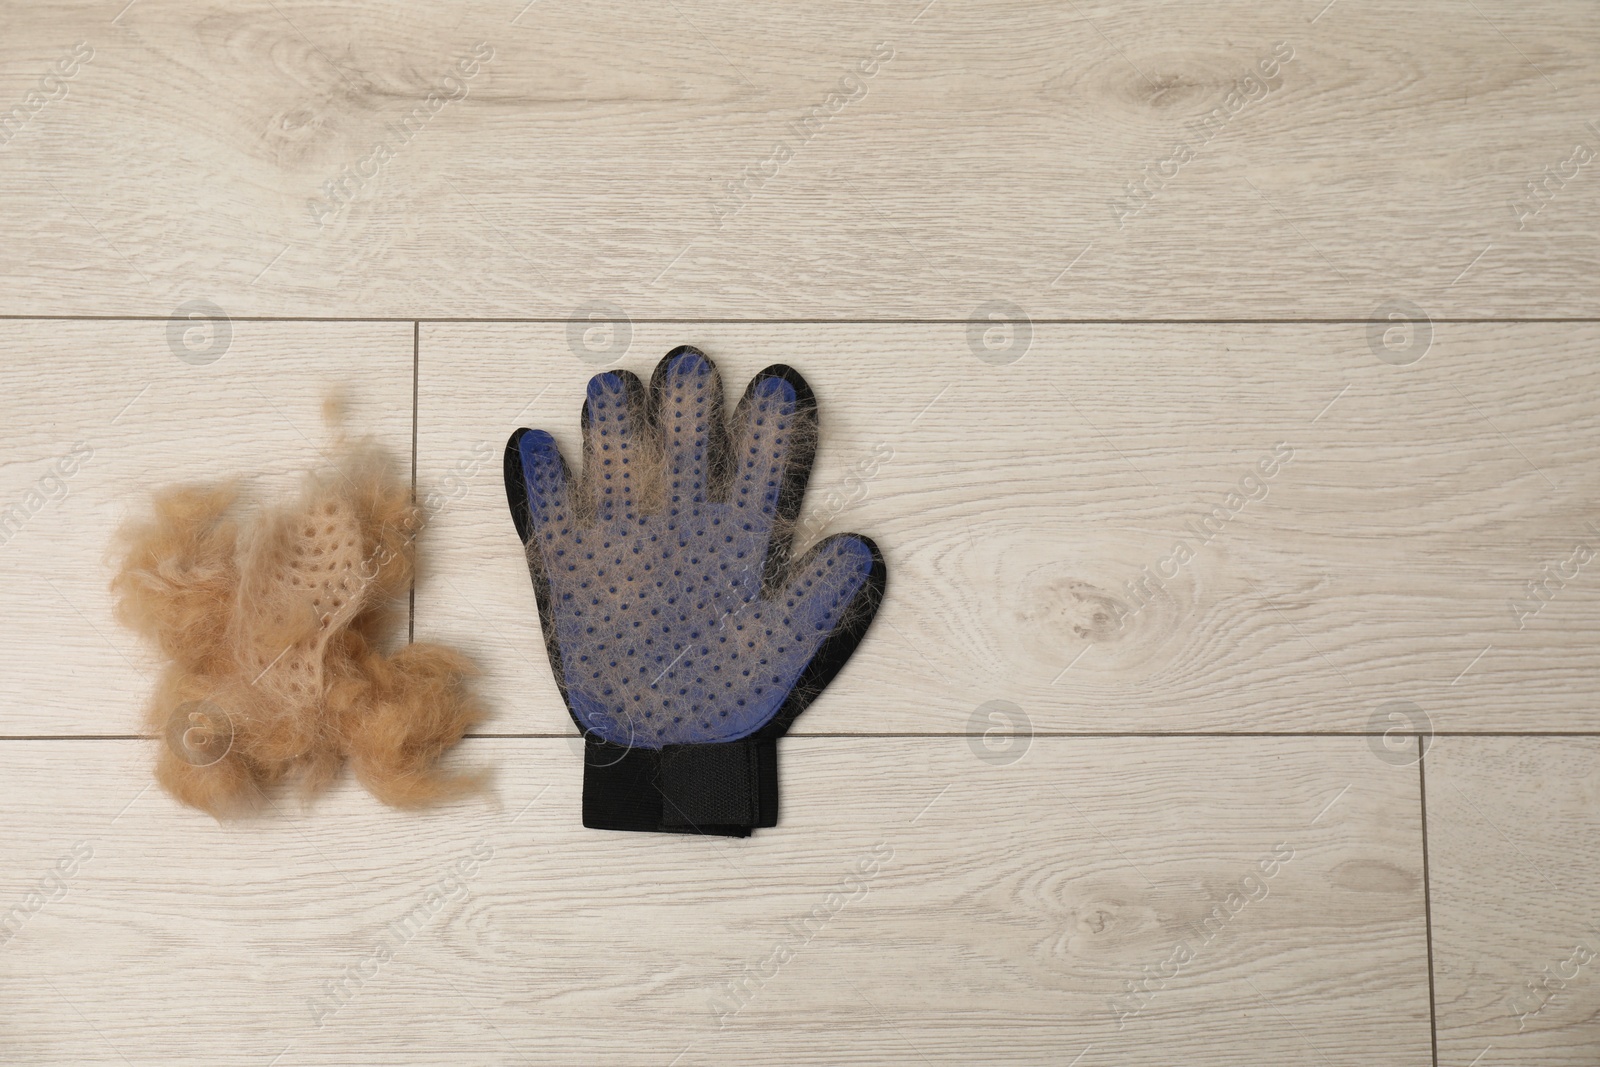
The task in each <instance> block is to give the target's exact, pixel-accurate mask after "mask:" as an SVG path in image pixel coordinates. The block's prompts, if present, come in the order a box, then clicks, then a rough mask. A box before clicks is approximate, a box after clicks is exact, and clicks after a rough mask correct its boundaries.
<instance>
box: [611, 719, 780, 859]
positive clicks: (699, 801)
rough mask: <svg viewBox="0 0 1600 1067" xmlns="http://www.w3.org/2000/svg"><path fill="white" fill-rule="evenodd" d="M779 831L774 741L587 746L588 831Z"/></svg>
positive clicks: (731, 833)
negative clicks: (657, 746)
mask: <svg viewBox="0 0 1600 1067" xmlns="http://www.w3.org/2000/svg"><path fill="white" fill-rule="evenodd" d="M777 824H778V746H777V744H776V743H775V742H773V741H753V740H749V739H746V740H742V741H724V742H717V743H713V744H703V745H667V746H666V747H664V748H660V749H651V748H629V747H627V746H625V745H614V744H612V743H610V742H609V741H601V740H598V739H596V738H594V737H587V738H585V739H584V746H583V825H585V826H587V827H590V828H591V829H595V830H634V831H646V832H658V833H678V834H710V835H716V836H720V837H747V836H749V834H750V831H751V830H753V829H755V828H756V827H761V826H776V825H777Z"/></svg>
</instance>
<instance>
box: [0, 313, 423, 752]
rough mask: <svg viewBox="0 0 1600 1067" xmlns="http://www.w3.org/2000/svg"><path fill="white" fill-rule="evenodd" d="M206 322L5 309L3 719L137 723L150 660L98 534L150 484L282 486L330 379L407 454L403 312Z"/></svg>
mask: <svg viewBox="0 0 1600 1067" xmlns="http://www.w3.org/2000/svg"><path fill="white" fill-rule="evenodd" d="M216 330H217V327H216V326H214V325H213V324H206V323H202V324H199V325H189V324H188V322H187V320H185V323H184V324H183V326H182V329H180V330H178V331H177V332H176V334H174V333H172V332H170V331H169V324H168V323H167V322H165V321H155V322H120V323H104V322H37V321H34V322H5V323H0V424H3V425H4V426H5V436H6V447H5V450H4V453H3V455H0V540H3V543H0V575H3V576H4V577H3V580H0V605H3V609H0V647H3V648H4V650H5V659H6V672H5V683H4V698H3V700H0V735H19V734H25V735H41V734H43V735H59V734H79V735H84V734H87V735H96V734H100V735H104V734H113V735H115V734H128V733H133V732H136V731H137V730H138V729H139V726H140V723H141V721H142V715H141V709H142V707H143V705H144V700H145V697H146V695H147V694H148V692H149V690H150V687H151V685H152V683H153V681H154V675H155V671H156V668H157V666H158V661H157V660H156V658H155V656H154V654H153V652H151V651H150V650H147V649H146V648H144V647H143V646H142V644H141V643H140V642H139V641H138V640H137V639H136V638H135V637H134V636H133V635H132V634H130V633H127V632H125V631H123V630H121V629H119V628H118V626H117V624H116V623H115V621H113V619H112V617H111V597H110V591H109V588H108V583H109V582H110V579H111V575H112V573H113V571H114V564H113V563H112V562H111V560H110V558H109V550H110V544H111V539H112V535H113V532H114V531H115V529H116V528H117V526H118V525H119V524H120V523H121V522H122V521H123V520H124V519H125V518H127V517H130V516H132V515H134V514H135V513H137V512H141V511H143V510H144V509H147V508H148V507H149V494H150V491H151V490H153V489H155V488H157V487H158V486H165V485H169V484H172V483H175V482H186V481H206V482H215V481H222V480H226V479H228V478H242V479H245V486H246V489H247V490H248V491H252V492H254V491H259V492H260V493H261V494H263V496H266V497H269V498H270V497H271V496H273V495H274V494H280V493H285V492H288V491H290V490H292V489H293V488H294V487H295V486H297V485H298V484H299V480H300V478H301V477H303V475H304V472H305V471H308V470H311V469H314V468H316V467H319V466H321V465H322V464H323V463H324V462H325V460H324V459H323V450H324V449H326V448H327V447H328V445H329V444H330V440H331V439H330V437H329V434H328V433H327V431H326V429H325V427H324V424H323V419H322V414H321V407H322V402H323V399H324V396H325V395H327V394H328V392H329V391H330V390H334V389H337V388H339V387H346V388H347V389H348V398H349V418H350V424H351V427H352V429H355V430H357V431H359V432H367V433H371V434H373V435H375V436H376V437H377V438H378V439H379V440H380V441H381V442H382V443H383V445H384V446H385V447H386V448H387V449H388V450H389V451H390V453H391V454H392V455H393V456H394V457H395V460H396V462H397V463H400V464H402V465H405V466H408V465H409V460H410V455H411V384H412V362H413V355H412V336H411V333H412V331H411V325H410V323H406V324H403V325H391V324H377V323H366V324H335V323H298V324H290V323H260V322H255V323H232V324H231V325H229V326H228V327H226V328H225V329H223V331H222V332H221V333H217V332H214V331H216ZM190 331H194V332H190ZM174 338H176V339H175V340H174ZM186 341H187V344H188V345H189V347H185V342H186ZM174 345H175V346H176V347H174ZM180 351H181V352H183V353H185V354H186V355H187V356H188V357H189V359H188V360H185V359H184V358H180V356H179V355H178V354H177V353H178V352H180ZM85 453H87V454H85ZM68 468H71V472H70V473H65V474H63V473H62V472H64V471H66V470H67V469H68ZM402 469H404V466H403V467H402Z"/></svg>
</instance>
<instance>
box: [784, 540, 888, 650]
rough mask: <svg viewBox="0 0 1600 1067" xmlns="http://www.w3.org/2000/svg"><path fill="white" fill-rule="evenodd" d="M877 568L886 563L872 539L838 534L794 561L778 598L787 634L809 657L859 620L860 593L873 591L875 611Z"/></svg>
mask: <svg viewBox="0 0 1600 1067" xmlns="http://www.w3.org/2000/svg"><path fill="white" fill-rule="evenodd" d="M875 569H881V562H880V560H879V557H878V551H877V546H876V545H874V544H873V543H872V541H871V540H870V539H868V538H866V537H862V536H861V535H860V534H835V535H833V536H832V537H829V538H827V539H825V540H823V541H822V542H821V543H820V544H818V545H817V546H816V547H815V548H813V549H812V550H811V551H810V552H807V553H806V554H805V556H804V557H803V558H801V559H800V560H799V561H797V562H796V563H795V566H794V569H793V570H792V571H791V572H790V574H789V581H788V583H787V585H786V586H785V587H784V590H783V595H782V597H781V599H779V601H778V606H779V607H781V608H782V611H781V613H780V614H779V619H780V621H781V623H782V625H783V627H784V633H785V636H787V637H788V638H791V639H792V640H793V642H794V645H795V647H797V648H799V649H801V650H803V652H804V653H805V654H806V655H807V656H808V658H809V656H811V655H814V654H815V653H816V650H817V649H818V648H819V647H820V646H821V645H822V643H823V642H824V641H826V640H828V638H829V637H831V636H832V635H833V634H834V633H836V632H838V631H840V630H841V629H850V628H851V627H854V626H857V625H860V623H861V620H860V619H858V618H856V617H855V616H856V615H858V614H859V613H860V611H861V610H862V609H863V608H865V607H867V605H865V604H858V603H857V602H856V600H857V597H858V596H860V595H861V594H862V593H863V591H864V590H866V591H868V592H869V593H870V594H871V596H870V599H871V600H872V601H873V602H872V603H871V605H870V610H871V611H873V612H875V611H876V610H877V603H876V601H877V600H878V599H880V598H881V596H882V592H883V590H882V578H881V576H880V577H879V578H878V588H877V589H876V590H873V589H872V588H871V585H872V582H873V572H874V570H875ZM867 618H868V621H870V619H871V615H870V614H869V615H868V616H867ZM860 628H861V629H862V630H864V629H865V626H864V625H861V627H860ZM857 638H858V639H859V634H858V635H857Z"/></svg>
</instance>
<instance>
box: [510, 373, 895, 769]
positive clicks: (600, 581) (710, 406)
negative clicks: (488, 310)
mask: <svg viewBox="0 0 1600 1067" xmlns="http://www.w3.org/2000/svg"><path fill="white" fill-rule="evenodd" d="M658 378H659V379H660V381H659V382H658V383H657V390H656V403H655V404H654V405H647V404H645V403H642V402H641V395H642V391H641V390H639V389H638V386H637V385H636V384H635V385H634V386H633V388H632V390H631V391H630V387H629V383H628V382H627V381H626V380H625V379H624V378H623V376H621V375H618V374H614V373H607V374H600V375H597V376H596V377H595V378H594V379H593V380H592V381H591V382H590V383H589V393H588V401H587V404H586V406H585V448H584V452H585V465H584V472H583V484H582V485H581V486H573V485H571V484H569V480H568V477H567V473H566V469H565V467H564V465H563V463H562V461H561V456H560V453H559V451H558V449H557V447H556V444H555V441H554V440H553V439H552V438H551V436H550V435H549V434H547V433H544V432H542V431H530V432H527V433H524V434H523V435H522V436H521V439H520V444H519V446H518V448H519V451H520V455H521V462H522V471H523V478H524V481H525V483H526V486H527V490H528V517H529V520H530V535H529V543H528V550H529V551H530V552H534V553H537V554H538V559H537V560H536V561H535V562H536V563H537V564H538V565H539V567H540V569H541V570H542V572H543V574H544V577H545V581H546V582H547V585H548V591H547V596H548V601H547V602H548V606H549V613H550V615H551V616H552V619H553V622H554V627H555V631H556V632H555V635H554V638H555V643H556V645H557V647H558V650H559V653H560V661H561V669H562V672H563V674H564V676H565V683H566V688H567V700H568V703H569V705H570V706H571V708H572V712H573V715H574V717H575V718H576V719H577V720H578V722H579V724H580V726H581V727H582V728H583V729H584V730H585V731H586V732H592V733H593V734H594V735H595V736H597V737H599V738H601V739H603V740H607V741H611V742H614V743H617V744H626V745H632V746H636V747H644V748H658V747H660V746H662V745H666V744H689V743H700V742H710V741H730V740H736V739H738V738H741V737H745V736H748V735H749V734H751V733H754V732H755V731H756V730H758V729H760V728H761V726H763V725H764V724H765V723H767V722H768V721H769V720H771V719H772V718H773V717H774V716H775V715H776V714H777V713H778V710H779V709H780V707H781V706H782V705H783V703H784V701H785V699H786V698H787V697H788V695H789V693H790V691H791V690H792V689H793V688H794V686H795V683H796V681H797V680H798V679H799V678H800V676H801V673H802V672H803V671H804V669H805V667H806V665H807V664H809V663H810V662H811V660H812V658H813V657H814V656H815V655H816V654H817V651H818V649H819V648H820V647H821V645H822V643H823V641H824V640H826V639H827V637H828V636H829V635H830V634H831V633H832V632H833V631H834V630H835V629H836V628H837V627H838V626H839V625H840V623H841V621H842V620H843V619H844V618H845V616H846V613H847V609H848V608H849V607H850V605H851V602H852V600H853V599H854V598H855V596H856V594H857V593H858V592H860V591H861V589H862V588H863V585H864V584H865V583H866V581H867V579H868V577H869V575H870V573H871V571H872V566H873V553H872V549H871V547H870V546H869V544H868V543H867V542H865V541H864V540H863V539H861V538H859V537H855V536H853V535H848V534H847V535H839V536H836V537H832V538H829V539H828V540H826V541H824V542H823V543H822V544H820V545H819V546H817V548H816V549H815V550H813V551H812V552H811V553H809V554H808V555H807V556H805V557H804V558H802V559H800V560H798V561H796V562H795V563H794V564H793V566H792V567H790V568H789V570H788V573H787V574H786V575H784V576H783V580H782V583H781V585H779V586H778V587H777V588H776V589H775V590H769V591H768V593H767V594H766V595H763V592H762V582H763V571H764V567H765V565H766V560H767V555H768V550H769V548H772V547H774V546H775V545H777V546H782V545H784V544H786V541H785V539H784V537H783V536H782V535H783V533H784V531H782V530H779V529H775V527H776V526H777V525H778V524H779V523H780V522H781V518H782V517H781V516H780V515H779V514H778V505H779V495H780V489H781V487H782V484H783V480H784V478H785V474H786V470H787V464H788V462H789V461H790V459H791V458H792V457H793V456H794V455H795V451H796V450H795V446H796V444H797V439H798V438H799V436H800V435H803V434H807V433H814V432H815V428H814V425H812V424H811V423H810V421H809V419H808V418H807V417H806V415H804V414H803V413H801V412H800V411H799V410H798V398H797V396H796V392H795V387H794V385H792V384H791V383H790V382H789V381H788V380H786V379H785V378H784V377H782V376H762V377H758V378H757V380H756V381H755V382H753V383H752V385H751V388H750V390H749V391H748V393H747V394H746V396H745V399H744V401H743V402H741V404H740V405H739V407H738V409H737V410H736V412H735V414H734V425H733V427H732V430H731V440H730V441H729V443H728V445H727V447H728V448H730V449H731V457H730V460H731V461H730V462H728V463H726V464H719V463H718V462H717V459H716V457H715V456H714V455H713V452H714V450H715V449H717V448H719V447H721V446H720V444H719V438H718V436H717V435H716V433H715V430H716V429H717V428H716V427H715V426H714V420H715V419H717V418H719V417H720V416H719V414H718V412H719V409H720V404H719V400H720V396H721V389H722V383H721V380H720V378H719V377H718V375H717V373H716V371H715V368H714V367H712V366H711V364H710V362H709V361H708V360H707V359H706V358H705V357H704V356H702V355H700V354H699V353H698V352H694V351H693V350H689V351H686V352H684V353H683V354H680V355H674V356H669V357H668V360H667V361H666V365H665V366H664V368H663V369H662V370H661V371H659V372H658ZM719 471H720V472H721V474H720V476H719V474H718V472H719ZM546 636H547V638H548V637H549V636H550V635H549V634H547V635H546Z"/></svg>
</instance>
